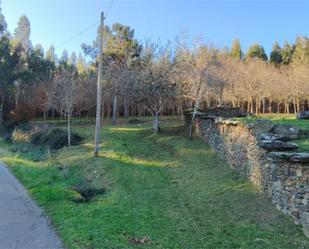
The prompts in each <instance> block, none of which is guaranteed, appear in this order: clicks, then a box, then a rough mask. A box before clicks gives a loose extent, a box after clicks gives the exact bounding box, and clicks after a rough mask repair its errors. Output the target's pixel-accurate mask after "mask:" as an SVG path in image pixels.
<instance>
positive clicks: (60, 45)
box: [56, 22, 99, 49]
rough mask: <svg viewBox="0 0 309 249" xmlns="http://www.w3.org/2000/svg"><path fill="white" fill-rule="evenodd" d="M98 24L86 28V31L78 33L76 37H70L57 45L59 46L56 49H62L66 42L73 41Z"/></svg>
mask: <svg viewBox="0 0 309 249" xmlns="http://www.w3.org/2000/svg"><path fill="white" fill-rule="evenodd" d="M98 23H99V22H96V23H94V24H92V25H90V26H89V27H88V28H86V29H84V30H82V31H80V32H79V33H77V34H76V35H74V36H72V37H71V38H69V39H67V40H66V41H64V42H62V43H61V44H59V45H58V46H57V47H56V49H57V48H60V47H62V46H63V45H65V44H67V43H68V42H70V41H72V40H74V39H75V38H77V37H78V36H80V35H82V34H83V33H85V32H87V31H88V30H90V29H92V28H93V27H94V26H97V25H98Z"/></svg>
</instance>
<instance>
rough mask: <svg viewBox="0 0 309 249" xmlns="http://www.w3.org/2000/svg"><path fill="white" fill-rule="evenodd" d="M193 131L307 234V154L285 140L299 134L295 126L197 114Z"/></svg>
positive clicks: (308, 175) (308, 174) (308, 200)
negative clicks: (247, 121) (244, 121)
mask: <svg viewBox="0 0 309 249" xmlns="http://www.w3.org/2000/svg"><path fill="white" fill-rule="evenodd" d="M188 120H190V118H188ZM279 131H280V132H279ZM195 133H196V134H197V135H198V136H199V137H201V138H202V139H203V140H204V141H205V142H206V143H208V144H210V145H211V146H212V148H213V149H215V150H216V151H217V153H218V155H219V157H221V158H222V159H224V160H226V161H227V162H228V163H229V165H230V166H231V167H233V168H235V169H236V170H237V171H238V172H239V173H240V174H241V175H243V176H244V177H246V178H247V179H249V180H250V181H251V182H252V183H253V184H254V185H255V186H256V187H257V188H258V189H259V190H260V191H263V192H265V193H266V194H267V196H269V197H270V198H271V200H272V202H273V203H274V204H275V205H276V207H277V208H278V209H279V210H281V211H282V212H284V213H286V214H288V215H289V216H290V217H291V218H292V220H293V221H294V223H296V224H300V225H302V226H303V229H304V233H305V234H306V236H307V237H309V153H297V152H294V150H295V149H296V148H297V145H295V144H293V143H291V142H288V140H290V139H291V138H295V136H297V134H300V132H299V131H298V130H297V129H296V128H293V127H276V126H274V125H273V124H272V123H271V122H270V121H267V120H257V121H256V122H254V123H248V124H246V123H243V122H240V121H233V120H231V119H224V118H218V117H213V116H198V117H197V118H196V121H195Z"/></svg>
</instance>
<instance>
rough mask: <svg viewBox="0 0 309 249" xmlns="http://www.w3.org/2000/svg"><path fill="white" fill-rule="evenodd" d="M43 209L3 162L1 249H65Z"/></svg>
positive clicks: (0, 178)
mask: <svg viewBox="0 0 309 249" xmlns="http://www.w3.org/2000/svg"><path fill="white" fill-rule="evenodd" d="M62 248H63V247H62V243H61V242H60V241H59V239H58V238H57V236H56V234H55V232H54V231H53V230H52V228H51V227H50V226H49V224H48V221H47V220H46V219H45V218H44V216H43V214H42V211H41V210H40V208H39V207H38V206H37V205H36V204H35V203H34V201H33V200H32V199H31V198H30V197H29V196H28V194H27V193H26V191H25V189H24V188H23V187H22V186H21V184H20V183H19V182H18V181H17V180H16V178H15V177H14V176H13V175H12V174H11V173H10V172H9V170H8V169H7V168H6V167H5V165H4V164H3V163H1V162H0V249H62Z"/></svg>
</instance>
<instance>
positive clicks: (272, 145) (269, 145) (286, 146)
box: [259, 140, 298, 151]
mask: <svg viewBox="0 0 309 249" xmlns="http://www.w3.org/2000/svg"><path fill="white" fill-rule="evenodd" d="M259 145H260V147H262V148H264V149H267V150H277V151H286V150H296V149H297V148H298V145H297V144H294V143H289V142H283V141H280V140H261V141H260V144H259Z"/></svg>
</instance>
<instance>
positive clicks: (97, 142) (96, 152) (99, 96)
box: [94, 12, 104, 157]
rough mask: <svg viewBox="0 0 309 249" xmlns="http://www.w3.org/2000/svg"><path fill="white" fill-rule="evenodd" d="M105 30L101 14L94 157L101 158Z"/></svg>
mask: <svg viewBox="0 0 309 249" xmlns="http://www.w3.org/2000/svg"><path fill="white" fill-rule="evenodd" d="M103 29H104V13H103V12H102V13H101V25H100V34H99V35H100V37H99V54H98V61H99V72H98V83H97V109H96V125H95V135H94V156H95V157H97V156H99V147H100V128H101V102H102V101H101V99H102V77H103Z"/></svg>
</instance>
